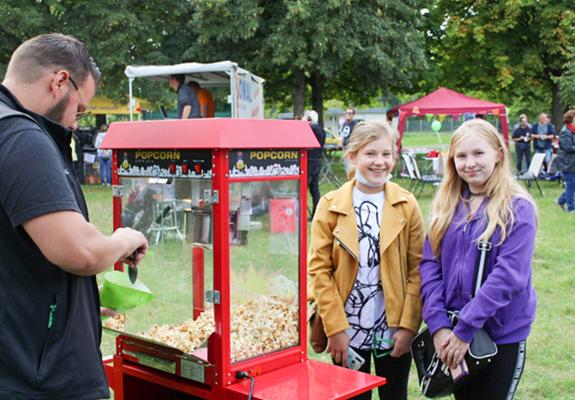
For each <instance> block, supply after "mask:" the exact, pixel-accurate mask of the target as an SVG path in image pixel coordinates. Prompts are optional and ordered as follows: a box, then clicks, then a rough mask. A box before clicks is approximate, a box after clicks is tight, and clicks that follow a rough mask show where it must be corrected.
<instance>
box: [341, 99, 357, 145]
mask: <svg viewBox="0 0 575 400" xmlns="http://www.w3.org/2000/svg"><path fill="white" fill-rule="evenodd" d="M344 116H345V121H344V122H343V125H342V127H341V143H340V145H341V147H342V148H343V149H344V150H345V148H346V147H347V145H348V143H349V140H350V138H351V134H352V131H353V128H354V127H355V126H356V125H357V121H356V120H354V118H355V110H354V109H353V108H351V107H348V109H347V110H345V114H344Z"/></svg>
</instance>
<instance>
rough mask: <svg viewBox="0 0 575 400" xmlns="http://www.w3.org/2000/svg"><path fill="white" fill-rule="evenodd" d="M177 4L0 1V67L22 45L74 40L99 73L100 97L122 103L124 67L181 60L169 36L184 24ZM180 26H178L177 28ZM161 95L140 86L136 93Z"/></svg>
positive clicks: (185, 16) (151, 0)
mask: <svg viewBox="0 0 575 400" xmlns="http://www.w3.org/2000/svg"><path fill="white" fill-rule="evenodd" d="M190 12H191V8H190V6H189V4H188V3H187V2H183V1H175V0H170V1H159V0H146V1H145V2H142V1H138V0H99V1H88V0H36V1H31V0H27V1H22V0H0V32H1V35H2V39H3V40H2V41H0V66H1V71H0V72H2V75H3V73H4V71H5V68H6V65H7V63H8V61H9V59H10V55H11V54H12V52H13V51H14V49H15V48H16V47H18V45H19V44H20V43H22V42H23V41H24V40H26V39H29V38H30V37H33V36H35V35H38V34H41V33H48V32H61V33H64V34H70V35H73V36H76V37H77V38H79V39H80V40H82V41H83V42H85V43H86V45H87V46H88V48H89V49H90V52H91V54H92V55H93V57H94V59H95V60H96V62H97V64H98V66H99V67H100V69H101V70H102V77H103V78H102V85H101V87H100V92H103V93H104V94H105V95H107V96H109V97H112V98H115V99H118V100H120V99H122V100H126V98H127V92H128V90H127V80H126V77H125V75H124V69H125V67H126V65H128V64H152V63H153V64H161V63H172V62H174V61H175V60H177V59H178V58H181V52H182V50H181V49H182V46H181V43H177V44H174V42H175V41H176V38H175V36H176V35H175V34H176V32H177V30H178V29H180V28H179V27H180V26H181V25H184V24H185V23H186V22H187V21H188V20H189V18H190V16H189V13H190ZM180 24H181V25H180ZM151 91H152V92H153V94H154V95H158V94H159V95H161V94H162V92H161V91H160V92H158V90H157V85H154V84H153V83H150V82H148V83H146V82H143V85H142V92H141V93H137V94H139V95H143V96H146V95H147V94H151V93H152V92H151Z"/></svg>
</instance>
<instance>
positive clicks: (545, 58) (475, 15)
mask: <svg viewBox="0 0 575 400" xmlns="http://www.w3.org/2000/svg"><path fill="white" fill-rule="evenodd" d="M427 20H428V27H429V30H428V40H429V41H428V48H429V49H430V54H431V58H432V59H433V60H434V62H436V65H437V66H438V67H439V71H440V75H439V81H440V82H441V83H443V84H444V85H447V86H450V87H456V88H458V89H460V90H461V89H463V90H468V91H469V90H475V91H481V92H483V93H486V94H488V95H489V96H490V97H491V98H492V99H493V100H496V101H500V102H504V103H506V104H513V105H515V106H516V107H515V108H521V110H518V111H521V112H524V111H527V112H529V113H530V114H531V115H535V114H538V113H539V112H541V111H545V110H550V111H551V114H552V116H553V122H554V123H555V124H556V125H560V124H561V122H560V120H561V116H562V114H563V112H564V110H565V106H564V103H563V102H562V97H561V95H560V84H561V82H562V81H563V82H564V80H563V78H564V73H565V65H566V63H567V62H568V61H569V57H570V56H569V52H568V50H567V49H568V45H569V44H572V43H573V40H574V39H575V35H574V31H573V23H574V22H575V20H574V14H573V11H572V7H571V5H570V4H568V2H564V1H561V0H539V1H515V0H504V1H497V2H493V1H489V0H477V1H476V0H463V1H459V2H453V1H449V0H436V1H434V2H432V3H431V5H430V8H429V13H428V14H427Z"/></svg>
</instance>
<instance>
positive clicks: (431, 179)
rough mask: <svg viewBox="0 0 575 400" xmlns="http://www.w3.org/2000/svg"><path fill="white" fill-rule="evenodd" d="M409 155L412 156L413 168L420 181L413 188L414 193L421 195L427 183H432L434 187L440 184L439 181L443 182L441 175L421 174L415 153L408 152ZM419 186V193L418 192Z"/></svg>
mask: <svg viewBox="0 0 575 400" xmlns="http://www.w3.org/2000/svg"><path fill="white" fill-rule="evenodd" d="M407 156H408V157H409V158H411V166H412V168H413V171H414V173H415V177H416V178H417V182H418V184H417V186H416V187H415V189H414V190H413V194H414V195H415V197H419V196H420V195H421V193H423V188H424V187H425V185H432V186H433V187H434V188H435V187H436V186H438V185H439V183H440V182H441V177H440V176H439V175H421V173H420V172H419V167H418V166H417V161H416V159H415V154H413V153H410V154H407ZM418 188H419V193H418V192H417V189H418Z"/></svg>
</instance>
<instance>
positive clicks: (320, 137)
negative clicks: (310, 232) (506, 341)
mask: <svg viewBox="0 0 575 400" xmlns="http://www.w3.org/2000/svg"><path fill="white" fill-rule="evenodd" d="M304 119H305V120H306V121H308V122H309V124H310V127H311V130H312V131H313V134H314V135H315V138H316V139H317V141H318V143H319V147H318V148H316V149H310V150H308V151H307V187H308V188H309V192H310V194H311V198H312V201H313V206H312V211H311V215H310V217H309V220H310V221H311V220H312V218H313V216H314V214H315V210H316V208H317V205H318V203H319V199H320V196H321V194H320V191H319V180H320V175H321V162H322V158H323V145H324V144H325V131H324V130H323V128H322V127H321V125H320V124H319V123H318V115H317V112H316V111H314V110H311V111H309V112H307V113H306V116H305V117H304Z"/></svg>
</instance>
